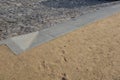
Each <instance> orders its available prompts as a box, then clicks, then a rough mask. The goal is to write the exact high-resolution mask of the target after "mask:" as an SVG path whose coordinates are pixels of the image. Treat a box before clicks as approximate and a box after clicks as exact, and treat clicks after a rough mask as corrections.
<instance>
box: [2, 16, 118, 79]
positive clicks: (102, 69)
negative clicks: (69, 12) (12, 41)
mask: <svg viewBox="0 0 120 80" xmlns="http://www.w3.org/2000/svg"><path fill="white" fill-rule="evenodd" d="M0 80H120V14H115V15H113V16H111V17H109V18H106V19H103V20H100V21H97V22H95V23H92V24H90V25H87V26H86V27H82V28H80V29H79V30H76V31H73V32H71V33H69V34H66V35H64V36H61V37H59V38H57V39H55V40H52V41H50V42H48V43H45V44H43V45H41V46H38V47H36V48H33V49H31V50H29V51H26V52H24V53H22V54H20V55H18V56H16V55H14V54H13V53H12V52H11V51H10V50H9V48H8V47H7V46H5V45H2V46H0Z"/></svg>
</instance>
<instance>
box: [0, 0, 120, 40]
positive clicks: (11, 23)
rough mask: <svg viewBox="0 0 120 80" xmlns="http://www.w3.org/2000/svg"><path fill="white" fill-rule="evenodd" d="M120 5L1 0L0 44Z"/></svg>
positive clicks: (89, 1) (89, 0) (101, 0)
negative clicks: (0, 41)
mask: <svg viewBox="0 0 120 80" xmlns="http://www.w3.org/2000/svg"><path fill="white" fill-rule="evenodd" d="M119 3H120V1H115V2H108V1H105V0H0V40H3V39H6V38H10V37H13V36H17V35H21V34H26V33H30V32H34V31H38V30H42V29H45V28H48V27H51V26H53V25H54V24H57V23H61V22H64V21H66V20H70V19H72V18H76V17H78V16H80V15H84V14H86V13H89V12H93V11H96V10H97V9H100V8H103V7H106V6H111V5H115V4H119Z"/></svg>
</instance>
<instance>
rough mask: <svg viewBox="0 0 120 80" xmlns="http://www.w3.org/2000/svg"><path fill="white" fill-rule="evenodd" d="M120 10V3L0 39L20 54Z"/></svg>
mask: <svg viewBox="0 0 120 80" xmlns="http://www.w3.org/2000/svg"><path fill="white" fill-rule="evenodd" d="M118 12H120V4H119V5H114V6H109V7H105V8H101V9H99V10H96V11H95V12H91V13H89V14H85V15H82V16H80V17H78V18H76V19H74V20H69V21H67V22H64V23H61V24H57V25H55V26H53V27H50V28H46V29H44V30H42V31H37V32H33V33H29V34H25V35H21V36H17V37H13V38H9V39H6V40H3V41H0V45H2V44H5V45H7V46H8V47H9V48H10V49H11V50H12V51H13V53H15V54H16V55H18V54H20V53H22V52H24V51H26V50H28V49H31V48H33V47H35V46H38V45H40V44H43V43H45V42H48V41H50V40H52V39H55V38H57V37H59V36H61V35H64V34H66V33H69V32H71V31H73V30H76V29H79V28H80V27H82V26H84V25H87V24H89V23H92V22H95V21H97V20H99V19H102V18H105V17H108V16H111V15H113V14H114V13H118Z"/></svg>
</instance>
